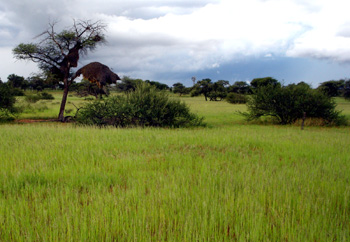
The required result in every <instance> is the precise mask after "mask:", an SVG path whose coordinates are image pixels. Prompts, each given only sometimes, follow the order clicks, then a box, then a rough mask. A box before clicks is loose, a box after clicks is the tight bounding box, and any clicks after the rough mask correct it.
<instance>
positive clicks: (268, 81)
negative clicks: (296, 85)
mask: <svg viewBox="0 0 350 242" xmlns="http://www.w3.org/2000/svg"><path fill="white" fill-rule="evenodd" d="M250 85H251V86H252V87H253V88H259V87H263V86H264V87H266V86H279V85H281V84H280V83H279V82H278V81H277V80H276V79H274V78H272V77H263V78H255V79H253V80H252V81H251V82H250Z"/></svg>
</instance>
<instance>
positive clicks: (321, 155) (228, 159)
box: [0, 91, 350, 241]
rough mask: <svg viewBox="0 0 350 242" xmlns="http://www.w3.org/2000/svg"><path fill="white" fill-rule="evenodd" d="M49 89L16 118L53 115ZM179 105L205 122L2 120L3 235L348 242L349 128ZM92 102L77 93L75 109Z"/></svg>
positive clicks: (193, 103)
mask: <svg viewBox="0 0 350 242" xmlns="http://www.w3.org/2000/svg"><path fill="white" fill-rule="evenodd" d="M48 92H49V93H50V94H52V95H53V96H54V98H55V99H53V100H39V101H37V102H36V103H31V104H30V105H31V107H32V109H27V111H25V112H23V113H21V114H19V117H18V120H23V119H33V118H42V119H43V118H45V119H46V118H55V117H56V115H57V110H58V109H59V107H60V102H59V101H57V99H59V98H60V97H61V95H62V93H61V92H60V91H48ZM118 95H120V94H118ZM112 96H113V95H112ZM170 98H175V99H177V97H175V96H170ZM93 99H94V98H93ZM181 100H182V101H183V102H185V103H186V104H187V105H188V106H189V107H190V110H191V111H192V112H194V113H196V114H197V115H199V116H203V117H205V122H206V123H207V127H200V128H190V129H188V128H180V129H168V128H165V129H164V128H122V129H120V128H117V129H116V128H103V129H101V128H95V127H89V126H76V125H75V124H74V123H57V122H37V123H25V122H24V121H20V123H17V124H16V123H10V124H2V125H1V126H0V143H1V146H0V164H1V167H2V169H1V170H0V240H1V241H18V240H19V241H24V240H26V241H34V240H36V241H52V240H54V241H63V240H64V241H66V240H71V241H82V240H84V241H88V240H89V241H91V240H98V241H116V240H118V241H125V240H151V241H165V240H167V241H193V240H200V241H328V240H331V241H348V240H349V236H350V227H349V217H350V205H349V204H350V203H349V200H350V184H349V174H350V166H349V158H348V147H349V145H350V139H349V131H350V130H349V127H346V126H345V127H338V128H334V127H333V128H328V127H320V126H310V125H311V124H312V122H311V121H310V123H308V120H306V128H305V129H304V130H303V131H301V130H300V127H299V125H297V124H294V125H289V126H276V125H272V124H264V123H260V121H255V123H247V122H246V121H245V120H244V119H243V117H242V116H241V115H239V114H238V113H237V111H241V112H245V111H246V110H247V109H246V106H245V105H244V104H235V105H232V104H229V103H227V102H206V101H205V100H204V98H203V97H190V96H188V95H187V96H186V95H183V96H182V97H181ZM335 101H336V103H337V110H343V114H344V115H345V116H346V117H348V118H349V117H350V103H349V102H348V101H345V100H344V99H341V98H337V99H335ZM89 102H90V101H88V100H85V98H81V97H77V96H74V95H69V96H68V100H67V109H66V112H67V111H68V112H70V114H72V115H74V113H75V111H76V108H75V106H76V107H80V106H84V105H85V104H86V103H89ZM23 103H26V101H25V97H17V103H16V105H23ZM43 106H45V107H46V108H44V109H40V108H39V107H43ZM30 110H32V111H30ZM70 110H72V111H70Z"/></svg>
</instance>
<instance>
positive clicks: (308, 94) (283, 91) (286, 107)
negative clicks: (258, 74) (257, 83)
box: [242, 84, 346, 125]
mask: <svg viewBox="0 0 350 242" xmlns="http://www.w3.org/2000/svg"><path fill="white" fill-rule="evenodd" d="M247 106H248V112H246V113H242V114H243V115H244V116H246V118H247V119H248V120H255V119H259V118H260V117H263V116H271V117H274V118H275V119H276V120H277V122H278V123H280V124H291V123H293V122H295V121H296V120H298V119H300V118H302V117H303V114H304V112H305V113H306V116H307V117H308V118H320V119H322V120H324V123H326V124H335V125H341V124H346V120H345V118H344V116H342V115H340V113H341V112H340V111H336V110H335V108H336V103H335V102H334V100H333V99H331V98H330V97H328V96H327V95H325V94H324V93H322V92H320V91H317V90H313V89H311V88H310V87H309V86H306V85H294V84H293V85H289V86H280V85H274V86H272V85H267V86H261V87H259V88H257V89H256V90H255V91H254V93H253V95H252V96H251V98H250V100H249V101H248V102H247Z"/></svg>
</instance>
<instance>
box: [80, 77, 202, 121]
mask: <svg viewBox="0 0 350 242" xmlns="http://www.w3.org/2000/svg"><path fill="white" fill-rule="evenodd" d="M76 119H77V121H78V122H79V123H81V124H87V125H97V126H106V125H112V126H116V127H126V126H154V127H188V126H202V125H204V123H203V118H200V117H198V116H197V115H195V114H193V113H191V112H190V110H189V107H188V106H187V105H186V104H185V103H182V102H180V101H178V100H173V99H169V97H168V95H167V93H165V92H164V91H159V90H157V89H156V87H154V86H151V85H148V84H146V83H140V84H138V85H137V86H136V89H135V91H134V92H130V93H128V94H127V95H125V96H124V95H123V96H114V97H109V98H106V99H105V100H96V101H95V102H93V103H89V104H87V105H86V106H85V107H84V108H83V109H81V110H80V112H79V113H78V114H77V117H76Z"/></svg>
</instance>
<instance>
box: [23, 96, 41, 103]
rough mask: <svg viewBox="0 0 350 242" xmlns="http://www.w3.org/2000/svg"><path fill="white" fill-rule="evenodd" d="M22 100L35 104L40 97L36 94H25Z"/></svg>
mask: <svg viewBox="0 0 350 242" xmlns="http://www.w3.org/2000/svg"><path fill="white" fill-rule="evenodd" d="M24 99H25V100H26V101H27V102H29V103H36V102H37V101H39V100H40V99H41V96H40V95H38V94H27V95H26V96H25V98H24Z"/></svg>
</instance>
